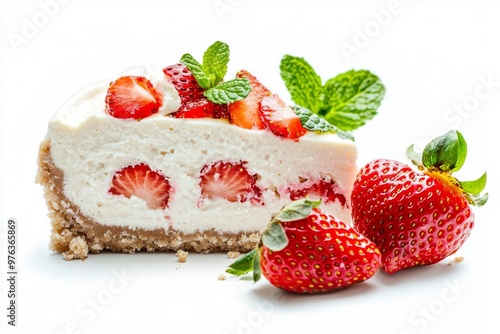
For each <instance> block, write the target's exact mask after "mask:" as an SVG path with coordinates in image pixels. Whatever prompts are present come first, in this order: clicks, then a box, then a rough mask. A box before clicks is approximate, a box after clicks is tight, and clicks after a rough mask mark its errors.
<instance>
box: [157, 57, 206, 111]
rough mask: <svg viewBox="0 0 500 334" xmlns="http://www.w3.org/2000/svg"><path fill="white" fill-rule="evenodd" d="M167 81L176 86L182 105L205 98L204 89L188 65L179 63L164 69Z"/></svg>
mask: <svg viewBox="0 0 500 334" xmlns="http://www.w3.org/2000/svg"><path fill="white" fill-rule="evenodd" d="M163 73H165V75H166V76H167V79H168V80H169V81H170V83H172V85H174V87H175V89H176V90H177V93H179V96H180V98H181V102H182V103H187V102H190V101H195V100H198V99H200V98H203V88H201V87H200V85H199V84H198V82H197V81H196V78H195V77H194V75H193V73H191V71H190V70H189V69H188V68H187V67H186V65H184V64H181V63H178V64H174V65H170V66H167V67H165V68H164V69H163Z"/></svg>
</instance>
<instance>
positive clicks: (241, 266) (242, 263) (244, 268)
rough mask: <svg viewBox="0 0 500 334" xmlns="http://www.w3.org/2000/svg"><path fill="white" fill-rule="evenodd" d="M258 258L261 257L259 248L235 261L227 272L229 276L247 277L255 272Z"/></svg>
mask: <svg viewBox="0 0 500 334" xmlns="http://www.w3.org/2000/svg"><path fill="white" fill-rule="evenodd" d="M257 257H259V250H258V249H257V248H254V249H252V250H251V251H250V252H248V253H246V254H245V255H243V256H242V257H240V258H239V259H237V260H236V261H234V262H233V263H232V264H231V265H230V266H229V268H228V269H227V270H226V272H227V273H228V274H232V275H236V276H241V275H245V274H247V273H249V272H251V271H252V270H254V265H253V263H254V261H255V258H257Z"/></svg>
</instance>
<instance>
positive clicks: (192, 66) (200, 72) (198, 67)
mask: <svg viewBox="0 0 500 334" xmlns="http://www.w3.org/2000/svg"><path fill="white" fill-rule="evenodd" d="M181 63H183V64H184V65H186V67H187V68H188V69H189V70H190V71H191V72H192V73H193V76H194V77H195V79H196V81H197V82H198V85H200V87H201V88H203V89H208V88H210V87H211V83H210V78H209V76H208V75H207V73H205V70H204V69H203V65H202V64H200V63H199V62H198V61H197V60H196V59H194V58H193V56H191V55H190V54H189V53H186V54H184V55H182V57H181Z"/></svg>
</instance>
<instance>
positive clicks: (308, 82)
mask: <svg viewBox="0 0 500 334" xmlns="http://www.w3.org/2000/svg"><path fill="white" fill-rule="evenodd" d="M280 74H281V78H282V79H283V81H284V83H285V86H286V88H287V89H288V91H289V92H290V95H291V99H292V101H293V102H295V103H296V104H298V105H300V106H302V107H305V108H307V109H309V110H311V111H312V112H313V113H314V114H317V115H319V116H322V117H323V118H325V119H326V120H327V121H328V122H329V123H331V124H334V125H335V126H336V127H337V128H339V129H341V130H344V131H352V130H355V129H357V128H359V127H360V126H362V125H364V124H365V123H366V121H368V120H371V119H372V118H373V117H374V116H375V115H376V114H377V109H378V107H379V106H380V103H381V101H382V99H383V98H384V95H385V87H384V85H383V84H382V82H381V81H380V79H379V78H378V77H377V76H376V75H374V74H372V73H370V72H369V71H366V70H358V71H355V70H350V71H347V72H345V73H342V74H339V75H337V76H336V77H334V78H331V79H329V80H327V81H326V82H325V84H322V80H321V78H320V76H319V75H318V74H317V73H316V72H315V71H314V69H313V68H312V66H311V65H309V63H308V62H307V61H305V60H304V59H303V58H299V57H294V56H290V55H285V56H284V57H283V58H282V60H281V64H280Z"/></svg>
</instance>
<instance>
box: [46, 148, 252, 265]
mask: <svg viewBox="0 0 500 334" xmlns="http://www.w3.org/2000/svg"><path fill="white" fill-rule="evenodd" d="M36 182H37V183H38V184H40V185H42V186H43V189H44V197H45V201H46V203H47V207H48V210H49V212H48V216H49V218H50V220H51V225H52V232H51V236H50V243H49V249H50V250H52V251H54V252H58V253H62V255H63V257H64V259H66V260H73V259H85V258H87V256H88V254H89V253H94V254H95V253H99V252H101V251H103V250H109V251H113V252H123V253H130V254H133V253H135V252H138V251H147V252H154V251H177V250H184V251H189V250H191V251H195V252H200V253H209V252H228V251H235V252H247V251H249V250H251V249H253V248H254V247H255V245H256V243H257V242H258V240H259V238H260V233H258V232H248V233H243V232H242V233H237V234H233V233H220V232H218V231H216V230H215V229H213V230H210V231H199V232H195V233H192V234H185V233H182V232H180V231H177V230H175V229H173V228H169V229H168V230H167V231H166V230H165V229H154V230H146V229H140V228H138V229H130V228H125V227H118V226H104V225H101V224H99V223H98V222H96V221H95V220H94V219H92V218H90V217H87V216H85V215H84V214H82V213H81V212H80V210H79V208H78V206H77V205H75V204H74V203H72V202H71V201H69V200H68V198H67V197H66V196H65V195H64V192H63V187H64V174H63V171H62V170H60V169H59V168H57V167H56V166H55V165H54V163H53V161H52V156H51V154H50V141H49V140H44V141H42V143H41V145H40V150H39V155H38V171H37V175H36Z"/></svg>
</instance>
